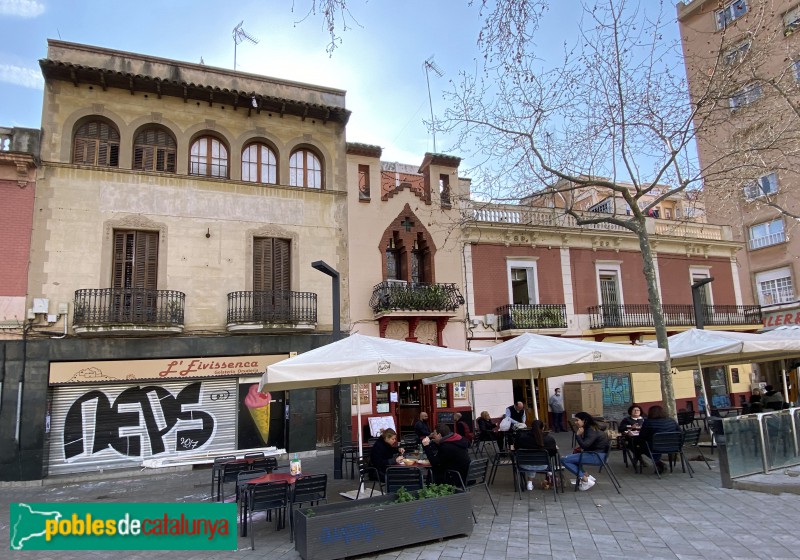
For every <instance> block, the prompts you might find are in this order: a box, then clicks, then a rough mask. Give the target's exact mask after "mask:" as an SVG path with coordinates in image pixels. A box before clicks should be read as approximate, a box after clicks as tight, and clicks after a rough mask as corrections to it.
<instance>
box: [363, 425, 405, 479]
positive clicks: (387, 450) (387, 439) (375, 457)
mask: <svg viewBox="0 0 800 560" xmlns="http://www.w3.org/2000/svg"><path fill="white" fill-rule="evenodd" d="M396 445H397V432H395V431H394V430H393V429H391V428H388V429H386V430H384V431H383V433H382V434H381V437H380V438H378V441H376V442H375V443H374V444H373V445H372V449H371V450H370V452H369V459H370V465H371V466H373V467H375V468H376V469H377V470H378V474H379V475H380V479H381V481H383V480H386V469H387V468H388V467H391V466H393V465H396V464H398V463H400V462H401V461H402V460H403V453H405V452H406V450H405V449H403V448H402V447H400V448H397V447H395V446H396Z"/></svg>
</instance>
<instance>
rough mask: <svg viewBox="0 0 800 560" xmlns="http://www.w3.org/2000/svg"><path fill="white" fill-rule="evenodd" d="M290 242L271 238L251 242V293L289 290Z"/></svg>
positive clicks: (256, 239)
mask: <svg viewBox="0 0 800 560" xmlns="http://www.w3.org/2000/svg"><path fill="white" fill-rule="evenodd" d="M289 249H290V241H289V240H288V239H276V238H273V237H260V238H255V239H254V240H253V291H256V292H259V291H267V290H286V291H288V290H290V289H291V284H290V281H291V275H290V269H291V260H290V253H289Z"/></svg>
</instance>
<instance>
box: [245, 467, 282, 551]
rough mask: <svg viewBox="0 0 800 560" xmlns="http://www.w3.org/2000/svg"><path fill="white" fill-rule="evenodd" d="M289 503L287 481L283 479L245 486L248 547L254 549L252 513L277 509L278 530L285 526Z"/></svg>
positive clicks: (276, 522)
mask: <svg viewBox="0 0 800 560" xmlns="http://www.w3.org/2000/svg"><path fill="white" fill-rule="evenodd" d="M288 505H289V483H288V482H286V481H285V480H281V481H278V482H265V483H263V484H250V485H248V488H247V531H248V532H249V533H250V549H251V550H255V548H256V543H255V535H254V534H253V513H255V512H257V511H266V512H272V511H275V510H277V516H276V521H275V525H276V528H277V529H278V530H280V529H282V528H283V527H285V526H286V508H287V506H288Z"/></svg>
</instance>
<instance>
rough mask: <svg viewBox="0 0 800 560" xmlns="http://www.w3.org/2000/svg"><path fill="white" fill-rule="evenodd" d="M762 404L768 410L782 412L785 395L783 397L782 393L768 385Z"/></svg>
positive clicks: (765, 388)
mask: <svg viewBox="0 0 800 560" xmlns="http://www.w3.org/2000/svg"><path fill="white" fill-rule="evenodd" d="M761 402H762V403H763V405H764V408H765V409H766V410H780V409H782V408H783V395H781V392H780V391H776V390H775V389H774V388H773V387H772V385H767V386H766V387H764V394H763V395H762V396H761Z"/></svg>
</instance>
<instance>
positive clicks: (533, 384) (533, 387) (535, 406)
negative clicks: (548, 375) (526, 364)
mask: <svg viewBox="0 0 800 560" xmlns="http://www.w3.org/2000/svg"><path fill="white" fill-rule="evenodd" d="M531 393H532V395H533V399H532V400H533V417H534V418H536V419H537V420H538V419H539V403H538V402H537V400H538V399H537V398H536V380H535V379H534V378H533V368H531Z"/></svg>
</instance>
